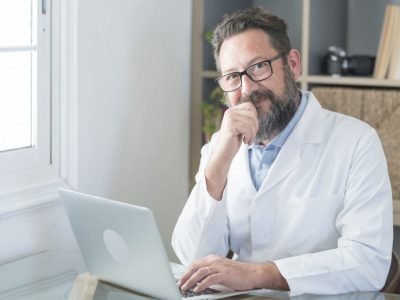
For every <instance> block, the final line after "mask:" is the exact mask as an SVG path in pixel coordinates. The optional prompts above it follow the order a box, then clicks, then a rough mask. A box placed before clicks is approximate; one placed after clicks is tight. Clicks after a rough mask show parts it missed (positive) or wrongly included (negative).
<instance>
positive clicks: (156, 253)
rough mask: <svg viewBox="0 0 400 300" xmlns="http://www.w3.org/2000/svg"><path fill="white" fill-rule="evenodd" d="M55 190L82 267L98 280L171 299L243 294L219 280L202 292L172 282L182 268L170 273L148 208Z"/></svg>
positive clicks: (210, 297)
mask: <svg viewBox="0 0 400 300" xmlns="http://www.w3.org/2000/svg"><path fill="white" fill-rule="evenodd" d="M59 195H60V197H61V200H62V203H63V205H64V207H65V209H66V212H67V215H68V218H69V221H70V224H71V227H72V230H73V232H74V234H75V237H76V240H77V242H78V245H79V248H80V250H81V253H82V257H83V259H84V261H85V264H86V267H87V269H88V271H89V272H90V273H91V274H92V275H93V276H96V277H97V278H99V279H100V280H102V281H105V282H109V283H111V284H113V285H117V286H119V287H122V288H126V289H129V290H132V291H135V292H139V293H141V294H144V295H148V296H151V297H156V298H161V299H171V300H172V299H219V298H224V297H229V296H233V295H238V294H243V293H245V292H244V291H233V290H231V289H228V288H227V287H224V286H220V285H218V286H212V287H211V289H208V290H207V291H206V294H202V295H193V294H192V293H189V294H187V295H182V294H181V292H180V290H179V288H178V286H177V279H179V277H180V276H181V275H182V269H181V268H179V267H177V265H176V264H175V265H174V269H175V270H176V271H177V272H176V273H180V274H176V275H177V276H174V274H173V272H172V269H171V264H170V262H169V260H168V257H167V254H166V251H165V248H164V245H163V243H162V240H161V236H160V233H159V231H158V228H157V225H156V222H155V219H154V216H153V214H152V212H151V211H150V210H149V209H148V208H145V207H140V206H135V205H130V204H127V203H122V202H117V201H113V200H109V199H105V198H100V197H96V196H92V195H87V194H83V193H78V192H75V191H70V190H65V189H60V190H59ZM180 267H182V266H181V265H180ZM179 269H180V270H179Z"/></svg>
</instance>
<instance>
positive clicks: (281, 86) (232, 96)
mask: <svg viewBox="0 0 400 300" xmlns="http://www.w3.org/2000/svg"><path fill="white" fill-rule="evenodd" d="M277 54H278V53H277V51H276V50H275V49H274V48H273V47H272V46H271V44H270V41H269V37H268V35H267V34H266V33H264V32H263V31H261V30H249V31H245V32H243V33H240V34H238V35H235V36H233V37H231V38H229V39H227V40H225V41H224V42H223V44H222V46H221V50H220V55H219V65H220V68H221V73H222V75H225V74H228V73H231V72H235V71H243V70H245V69H246V68H247V67H248V66H250V65H253V64H255V63H258V62H261V61H264V60H268V59H271V58H273V57H275V56H277ZM271 66H272V70H273V74H272V76H271V77H269V78H268V79H266V80H263V81H259V82H253V81H252V80H251V79H250V78H248V77H247V76H246V75H243V76H242V87H241V88H239V89H237V90H235V91H233V92H228V93H226V96H225V97H226V98H227V101H228V102H229V105H231V106H234V105H238V104H240V103H244V102H251V103H253V105H254V106H255V108H256V110H257V114H258V119H259V130H258V132H257V137H256V142H261V141H263V140H266V139H270V138H271V137H272V136H274V135H275V134H276V133H278V132H279V131H281V130H282V129H283V128H284V127H285V126H286V125H287V123H289V121H290V120H291V118H292V117H293V115H294V113H295V112H296V109H297V105H298V103H297V102H296V100H297V95H298V90H297V87H296V83H295V80H294V77H296V76H297V75H295V74H293V73H292V70H291V67H290V65H289V64H285V63H284V60H283V59H282V58H280V59H277V60H275V61H273V62H271Z"/></svg>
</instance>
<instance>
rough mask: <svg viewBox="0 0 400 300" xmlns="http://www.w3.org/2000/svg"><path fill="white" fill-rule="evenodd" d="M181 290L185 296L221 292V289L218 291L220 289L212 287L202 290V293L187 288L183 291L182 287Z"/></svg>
mask: <svg viewBox="0 0 400 300" xmlns="http://www.w3.org/2000/svg"><path fill="white" fill-rule="evenodd" d="M179 291H180V292H181V296H182V297H183V298H187V297H194V296H201V295H209V294H216V293H221V291H218V290H215V289H212V288H206V289H205V290H204V291H202V292H200V293H196V292H193V290H192V289H190V290H186V291H182V290H181V289H179Z"/></svg>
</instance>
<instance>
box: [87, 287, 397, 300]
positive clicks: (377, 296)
mask: <svg viewBox="0 0 400 300" xmlns="http://www.w3.org/2000/svg"><path fill="white" fill-rule="evenodd" d="M92 299H93V300H146V299H147V300H148V299H151V298H147V297H143V296H139V295H133V294H132V293H129V292H126V291H123V290H120V289H117V288H114V287H112V286H109V285H107V284H104V283H99V284H98V286H97V288H96V291H95V293H94V296H93V298H92ZM224 299H231V300H234V299H235V300H259V299H260V300H262V299H264V300H278V299H282V300H286V299H293V300H399V299H400V295H392V294H384V293H378V292H364V293H350V294H342V295H332V296H323V295H300V296H296V297H290V295H289V293H288V292H277V291H267V290H265V291H260V292H257V293H252V294H250V295H240V296H234V297H229V298H224Z"/></svg>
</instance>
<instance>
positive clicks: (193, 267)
mask: <svg viewBox="0 0 400 300" xmlns="http://www.w3.org/2000/svg"><path fill="white" fill-rule="evenodd" d="M199 268H200V266H199V264H198V263H194V264H192V265H191V266H190V267H189V269H188V270H187V271H186V272H185V274H183V276H182V277H181V279H180V280H179V283H178V286H179V288H181V287H182V286H183V285H184V284H185V283H186V281H187V280H188V279H189V278H190V277H192V276H193V274H194V273H196V272H197V270H198V269H199Z"/></svg>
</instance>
